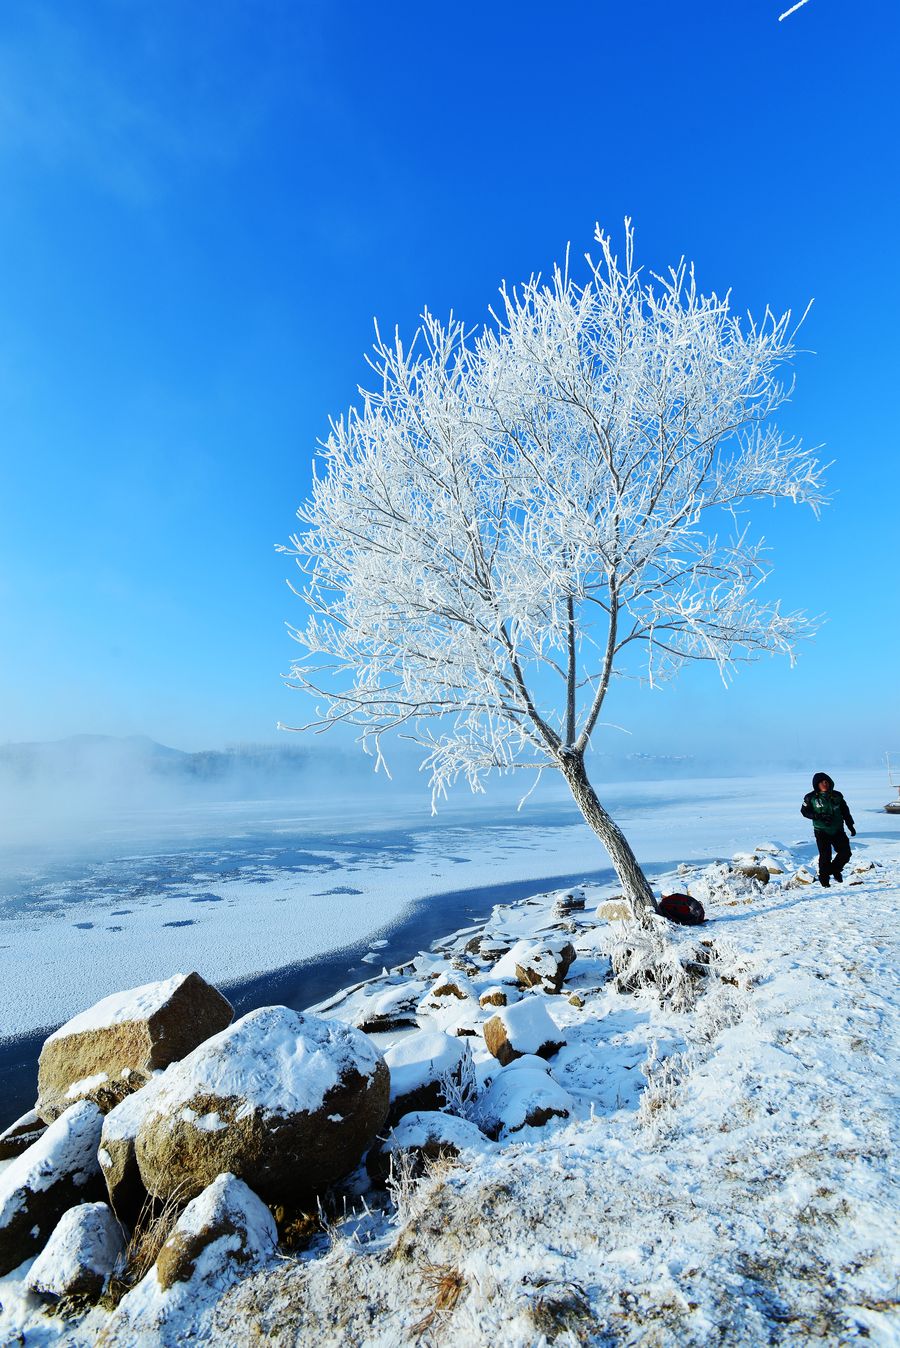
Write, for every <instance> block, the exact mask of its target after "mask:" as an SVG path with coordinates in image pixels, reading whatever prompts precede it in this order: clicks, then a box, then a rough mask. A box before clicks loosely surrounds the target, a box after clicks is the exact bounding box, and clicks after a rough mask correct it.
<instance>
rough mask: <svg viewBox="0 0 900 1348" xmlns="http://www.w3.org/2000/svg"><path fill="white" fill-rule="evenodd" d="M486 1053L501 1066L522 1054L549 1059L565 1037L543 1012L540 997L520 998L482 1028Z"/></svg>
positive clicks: (543, 1008)
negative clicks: (491, 1055) (520, 999)
mask: <svg viewBox="0 0 900 1348" xmlns="http://www.w3.org/2000/svg"><path fill="white" fill-rule="evenodd" d="M484 1042H485V1044H486V1045H487V1048H488V1051H489V1052H490V1053H492V1054H493V1055H494V1057H495V1058H496V1059H497V1061H498V1062H499V1063H501V1064H503V1065H504V1066H505V1065H506V1063H510V1062H512V1061H513V1059H515V1058H521V1057H522V1055H523V1054H525V1053H531V1054H535V1055H536V1056H538V1057H540V1058H551V1057H552V1056H553V1054H554V1053H558V1052H559V1050H560V1049H561V1048H562V1046H563V1044H564V1043H565V1042H566V1037H565V1035H564V1034H563V1032H562V1030H561V1029H560V1028H559V1026H558V1025H557V1024H556V1022H555V1020H554V1019H553V1017H552V1016H551V1015H550V1013H549V1011H548V1010H547V1008H546V1006H545V1004H544V1001H543V998H541V997H539V996H533V997H524V998H523V999H522V1001H520V1002H514V1003H513V1005H512V1006H501V1007H500V1008H499V1010H498V1011H497V1014H496V1015H495V1016H492V1017H491V1019H490V1020H489V1021H488V1022H487V1024H486V1025H485V1027H484Z"/></svg>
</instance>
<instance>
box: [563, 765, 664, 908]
mask: <svg viewBox="0 0 900 1348" xmlns="http://www.w3.org/2000/svg"><path fill="white" fill-rule="evenodd" d="M560 759H561V761H560V768H561V770H562V774H563V776H564V777H565V779H566V782H567V783H568V786H569V790H570V791H571V792H572V795H573V796H574V798H575V802H576V804H577V805H578V808H579V809H580V810H581V813H582V814H583V815H584V818H585V821H586V823H587V824H588V825H589V827H590V828H591V829H593V831H594V833H596V835H597V837H598V838H599V839H600V841H601V842H602V843H603V846H604V847H605V848H606V850H607V852H608V853H609V859H610V861H611V862H612V864H613V866H614V868H615V872H616V875H617V876H618V877H619V883H620V884H621V886H622V891H623V893H624V895H625V897H626V898H627V899H628V900H629V901H630V903H631V907H632V910H633V912H634V915H635V917H636V918H637V919H638V921H644V920H645V919H646V918H647V917H649V915H650V914H651V913H655V912H656V900H655V899H654V897H653V891H652V890H651V888H650V885H649V882H648V880H647V877H646V876H645V875H644V872H643V871H642V870H641V868H640V866H639V865H638V861H637V857H636V856H635V855H634V853H633V852H632V850H631V847H630V846H629V844H628V840H627V838H626V837H625V834H624V833H623V832H622V830H621V829H620V828H619V826H618V824H616V823H615V822H614V821H613V819H612V817H611V816H610V815H608V814H607V812H606V810H604V808H603V806H602V805H601V804H600V802H599V800H598V799H597V793H596V792H595V790H594V788H593V787H592V786H591V784H590V782H589V781H588V775H587V772H586V771H585V767H584V758H583V756H582V755H581V754H579V753H573V752H571V751H570V752H569V753H563V754H561V755H560Z"/></svg>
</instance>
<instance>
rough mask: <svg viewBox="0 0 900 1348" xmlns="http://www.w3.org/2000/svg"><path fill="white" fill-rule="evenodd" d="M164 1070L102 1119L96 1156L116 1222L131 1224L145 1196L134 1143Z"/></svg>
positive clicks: (145, 1198) (142, 1204)
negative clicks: (116, 1218) (117, 1220)
mask: <svg viewBox="0 0 900 1348" xmlns="http://www.w3.org/2000/svg"><path fill="white" fill-rule="evenodd" d="M164 1075H165V1074H164V1073H163V1072H160V1073H158V1074H157V1075H156V1076H153V1077H151V1078H150V1080H149V1081H148V1082H147V1084H146V1086H143V1087H142V1088H141V1090H139V1091H135V1092H134V1094H133V1095H129V1096H127V1097H126V1098H125V1099H124V1100H123V1101H122V1103H121V1104H120V1105H116V1107H115V1109H111V1110H110V1111H109V1113H108V1114H107V1115H106V1118H105V1119H104V1120H103V1129H102V1131H101V1133H100V1150H99V1151H98V1153H97V1159H98V1160H99V1162H100V1166H101V1168H102V1170H103V1178H104V1180H105V1181H106V1191H107V1193H108V1195H109V1204H110V1207H111V1208H112V1210H113V1212H114V1213H115V1214H116V1216H117V1217H118V1219H119V1221H120V1222H123V1223H124V1224H125V1225H126V1226H128V1227H133V1226H134V1224H135V1222H136V1221H137V1218H138V1214H139V1213H140V1210H141V1208H142V1207H143V1206H144V1203H145V1202H146V1200H147V1197H148V1195H147V1190H146V1189H145V1188H144V1181H143V1180H142V1179H141V1174H140V1171H139V1170H138V1164H137V1154H136V1152H135V1143H136V1141H137V1135H138V1130H139V1128H140V1126H141V1124H142V1123H143V1122H144V1117H145V1116H146V1114H147V1112H148V1110H149V1108H150V1104H151V1101H152V1100H153V1096H154V1094H155V1093H156V1091H157V1090H158V1089H159V1086H160V1083H161V1082H162V1080H163V1077H164Z"/></svg>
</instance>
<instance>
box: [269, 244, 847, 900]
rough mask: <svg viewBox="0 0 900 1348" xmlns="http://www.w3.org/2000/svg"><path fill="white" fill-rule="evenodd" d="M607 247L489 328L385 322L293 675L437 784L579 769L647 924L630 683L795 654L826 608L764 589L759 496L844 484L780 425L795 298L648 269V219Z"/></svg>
mask: <svg viewBox="0 0 900 1348" xmlns="http://www.w3.org/2000/svg"><path fill="white" fill-rule="evenodd" d="M596 241H597V243H598V245H599V254H598V256H597V257H596V258H592V257H591V256H590V255H588V256H587V259H586V261H587V270H586V272H585V275H584V277H583V280H582V281H576V280H575V279H574V278H573V276H572V275H571V274H570V270H569V263H568V259H567V262H566V266H565V267H564V268H556V269H555V270H554V273H553V277H552V280H551V281H550V283H549V284H546V283H543V282H542V281H541V279H540V278H537V277H533V278H532V279H531V280H530V281H528V282H527V283H525V284H524V285H522V286H520V287H518V288H516V289H510V288H508V287H506V286H505V285H504V286H503V287H502V288H501V291H500V296H501V302H500V304H499V305H498V306H496V308H495V309H491V310H490V311H489V314H490V317H489V320H488V321H487V323H486V324H485V325H484V326H483V327H481V328H479V329H477V330H471V329H468V328H467V327H466V325H465V324H463V323H462V322H460V321H459V320H458V319H456V318H454V317H453V316H452V315H451V317H450V319H449V320H448V321H447V322H441V321H439V320H438V319H436V318H435V317H434V316H433V315H432V314H430V313H427V312H426V313H425V314H424V315H423V318H422V322H421V326H420V328H419V330H418V332H417V334H416V337H415V339H414V340H413V342H412V343H411V344H410V345H409V346H408V347H407V346H405V345H404V344H403V342H402V341H401V339H400V337H399V335H398V336H395V338H394V340H393V341H392V342H388V341H384V340H382V338H381V336H380V334H379V333H378V330H377V327H376V344H375V347H374V355H373V356H372V357H371V358H370V364H371V366H372V368H373V370H374V372H375V375H376V376H377V380H376V386H375V388H373V389H372V390H370V391H366V390H363V389H360V391H359V392H360V398H361V402H360V404H359V406H357V407H354V408H353V409H352V410H351V411H350V412H349V413H348V414H347V415H346V416H344V417H342V418H341V419H340V420H336V421H332V422H331V434H330V435H329V437H328V439H327V441H325V442H324V443H323V444H322V445H321V446H320V466H319V468H317V471H316V474H315V478H314V482H313V488H312V494H311V496H310V498H309V499H308V500H307V501H306V503H305V504H304V505H303V506H302V507H301V508H300V510H299V511H298V517H299V519H300V520H301V522H302V528H301V529H300V530H299V531H298V533H297V534H296V535H295V536H294V537H293V538H292V539H291V545H290V547H286V548H284V549H283V551H286V552H288V553H289V554H290V555H292V556H293V557H295V558H296V560H297V563H298V565H299V566H300V567H301V569H302V571H303V573H304V579H303V582H302V583H301V584H299V585H297V586H295V587H294V588H295V589H296V590H297V593H298V594H300V595H302V597H303V599H304V600H305V601H306V604H307V605H308V608H309V610H311V614H310V617H309V620H308V622H307V624H306V626H305V627H303V628H291V629H290V630H291V634H292V636H293V637H294V638H295V639H296V640H297V641H298V642H299V643H300V644H301V645H302V646H303V647H304V648H305V650H306V652H308V655H307V656H306V657H305V658H304V659H303V660H302V661H299V662H298V663H296V664H295V665H294V666H293V667H292V669H291V673H290V681H291V683H292V685H293V686H296V687H300V688H303V689H306V690H307V691H309V692H312V693H313V694H315V695H316V697H317V698H318V700H319V706H318V711H317V713H316V716H315V718H314V719H313V720H312V721H311V722H310V723H309V726H307V727H304V728H310V727H318V728H323V727H329V726H333V725H337V724H341V723H343V724H350V725H353V726H357V727H359V728H360V730H361V734H360V740H361V741H362V742H363V745H364V747H367V748H371V749H373V750H374V752H375V753H376V754H377V756H378V759H379V760H380V758H381V752H382V747H381V741H382V737H383V736H385V735H386V734H387V733H388V732H391V731H399V732H400V733H401V734H404V735H406V736H407V737H409V738H411V739H412V740H413V741H415V742H416V743H417V744H418V745H420V746H421V747H422V749H423V751H424V753H423V766H424V767H426V768H427V769H428V771H429V773H430V781H431V788H432V792H433V799H436V798H437V797H439V796H440V795H442V794H445V793H446V789H447V787H448V785H449V784H450V783H452V782H454V781H455V780H456V779H457V778H459V777H464V778H465V779H466V780H467V781H468V783H469V785H470V786H471V787H472V788H473V789H475V790H478V789H480V788H481V785H482V781H483V778H484V777H485V776H486V775H487V774H488V773H490V772H491V771H493V770H495V769H499V770H502V771H505V770H508V769H512V768H517V769H530V770H532V771H537V772H539V771H540V770H542V769H544V768H554V769H556V770H557V771H558V772H560V773H562V775H563V777H564V778H565V781H566V782H567V783H568V786H569V788H570V789H571V792H572V795H573V796H574V798H575V800H576V801H577V803H578V806H579V808H580V809H581V811H582V814H583V815H584V818H585V819H586V821H587V823H588V824H589V825H590V827H591V828H592V829H593V830H594V832H595V833H596V834H597V835H598V837H599V838H600V839H601V841H602V842H603V844H604V846H605V847H606V849H607V851H608V853H609V855H610V858H611V860H612V862H613V865H614V866H615V869H616V872H617V874H618V876H619V879H620V881H621V883H622V886H623V889H624V890H625V893H626V894H627V895H628V897H629V898H630V900H631V902H632V905H633V907H634V909H635V911H636V913H637V914H638V915H639V916H642V917H643V916H646V915H647V914H648V913H649V912H651V911H652V910H653V907H654V900H653V896H652V893H651V890H650V886H649V884H648V882H647V879H646V877H645V876H644V874H643V872H642V870H641V868H640V866H639V864H638V862H637V860H636V859H635V856H634V854H633V852H632V850H631V848H630V846H629V844H628V842H627V840H626V839H625V837H624V835H623V834H622V832H621V830H620V829H619V828H618V826H617V825H616V824H615V822H614V821H613V820H612V818H611V817H610V815H609V814H608V813H607V811H606V810H605V809H604V807H603V805H602V804H601V802H600V800H599V799H598V797H597V794H596V791H595V790H594V788H593V786H592V785H591V782H590V779H589V774H588V761H589V760H588V759H587V758H586V755H587V754H588V751H589V749H590V747H591V741H592V738H596V734H597V729H598V725H599V724H600V714H601V712H602V711H603V709H604V705H605V704H606V702H607V698H608V697H609V696H610V691H611V689H612V687H613V683H614V680H615V679H616V678H617V677H620V676H629V675H630V676H632V677H635V676H638V677H645V678H646V679H647V680H648V681H649V682H650V683H651V684H655V683H657V682H659V681H660V680H662V679H665V678H668V677H670V676H671V675H672V674H674V673H675V672H676V671H677V670H678V669H679V667H680V666H681V665H682V664H683V663H684V662H685V661H688V660H706V661H709V662H710V663H711V664H713V665H715V666H717V668H718V670H719V672H720V674H721V675H722V676H723V677H724V678H726V679H727V678H728V677H729V676H730V674H731V673H732V671H733V669H734V667H735V665H736V663H737V662H739V661H741V660H751V659H753V658H754V657H756V656H758V655H760V654H761V653H763V652H784V653H786V654H787V655H788V656H792V654H793V649H794V644H795V642H796V641H797V639H798V638H799V637H801V636H803V635H806V634H807V633H808V631H809V630H810V625H809V624H808V622H807V620H806V619H805V618H804V617H803V616H802V615H800V614H796V613H783V612H782V611H781V608H780V606H779V604H778V602H774V603H773V602H767V601H766V600H765V599H764V598H763V597H762V595H761V593H760V586H761V583H762V582H763V580H764V579H765V577H766V574H767V571H768V566H767V563H766V562H765V561H764V558H763V555H762V543H761V541H758V540H754V539H751V538H750V537H749V535H748V531H747V527H746V523H745V521H744V520H743V513H744V510H745V508H746V507H747V506H749V505H751V504H752V503H753V502H755V501H758V500H762V499H770V500H772V501H777V500H778V499H779V498H787V499H789V500H791V501H794V502H806V503H808V504H809V505H811V506H812V507H813V508H814V509H817V508H818V506H819V504H820V503H821V501H822V500H823V496H822V490H821V472H820V469H819V466H818V464H817V462H816V460H815V458H814V457H813V456H812V454H811V452H810V451H809V450H807V449H804V448H802V447H801V445H800V444H799V443H798V442H796V441H794V440H793V439H790V438H788V437H786V436H785V435H783V434H782V433H781V432H779V430H778V429H777V428H776V427H775V426H774V425H773V424H772V421H771V418H772V414H773V413H774V412H775V411H776V410H777V409H778V408H779V407H780V406H781V405H782V404H783V403H784V402H785V401H786V399H787V398H788V396H789V394H790V391H791V387H790V386H785V384H784V383H782V382H780V381H779V378H778V371H779V369H780V367H781V366H782V365H783V364H784V363H785V362H786V361H789V360H790V359H791V357H792V356H793V354H794V350H795V348H794V345H793V338H794V333H793V332H792V330H791V319H790V315H789V314H784V315H783V316H781V317H775V316H774V315H772V314H771V313H770V312H769V311H768V310H767V311H766V314H765V316H764V318H763V319H762V321H760V322H756V321H753V320H752V319H749V318H748V319H745V320H744V321H741V319H739V318H738V317H737V316H735V315H734V314H732V312H731V310H730V306H729V297H728V296H727V295H726V296H724V297H719V296H717V295H715V294H712V295H703V294H701V293H700V292H699V290H698V289H697V286H696V283H695V279H694V272H693V269H692V268H690V267H688V266H686V264H685V263H684V262H682V263H681V264H679V266H677V267H675V268H673V269H671V270H670V272H669V273H668V275H667V276H666V277H657V276H653V277H648V276H645V275H643V274H642V273H641V272H640V271H639V270H637V269H636V268H635V265H634V259H633V233H632V229H631V226H630V222H626V239H625V242H626V247H625V254H624V259H623V260H620V259H619V258H618V257H617V256H615V255H614V254H613V252H612V249H611V245H610V241H609V239H608V237H607V236H606V235H605V234H603V233H602V232H601V231H600V229H599V227H598V229H597V233H596ZM723 528H724V529H725V530H726V534H725V536H721V533H720V531H721V530H722V529H723Z"/></svg>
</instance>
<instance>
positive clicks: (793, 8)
mask: <svg viewBox="0 0 900 1348" xmlns="http://www.w3.org/2000/svg"><path fill="white" fill-rule="evenodd" d="M805 4H806V0H797V3H796V5H791V7H790V9H786V10H785V11H784V13H783V14H779V15H778V22H779V23H781V20H782V19H789V18H790V16H791V15H792V14H794V13H796V11H797V10H798V9H802V8H803V6H804V5H805Z"/></svg>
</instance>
